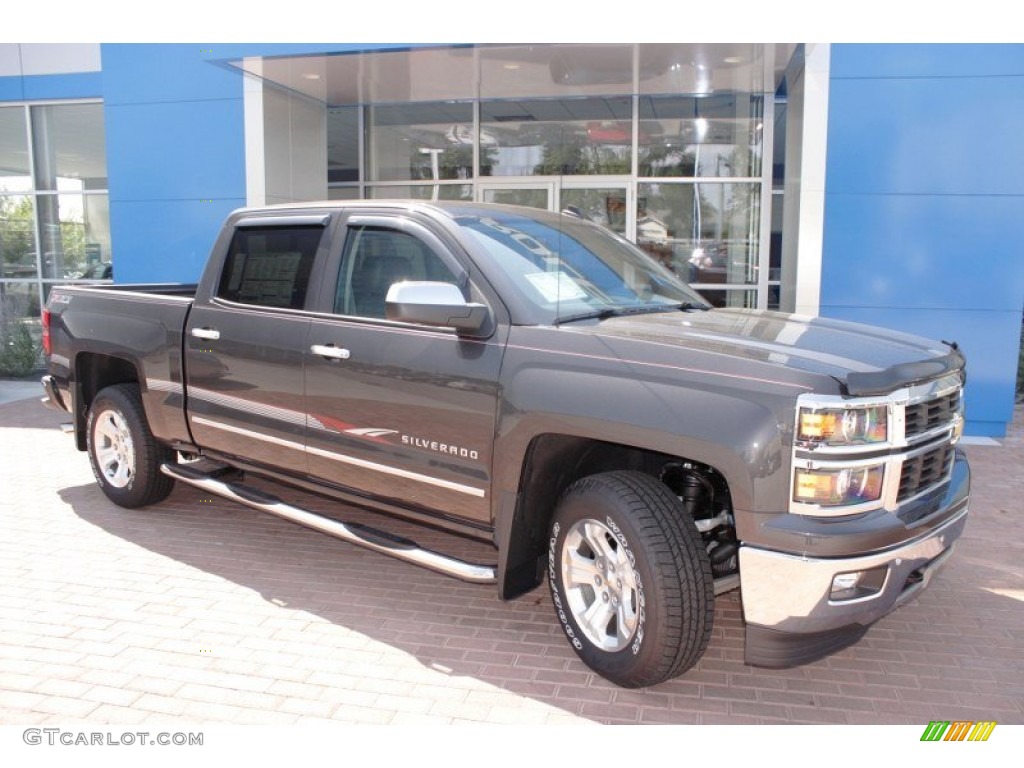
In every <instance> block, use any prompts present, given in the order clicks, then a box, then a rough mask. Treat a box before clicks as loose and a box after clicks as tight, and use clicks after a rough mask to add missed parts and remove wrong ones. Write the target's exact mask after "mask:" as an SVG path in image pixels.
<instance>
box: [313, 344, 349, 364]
mask: <svg viewBox="0 0 1024 768" xmlns="http://www.w3.org/2000/svg"><path fill="white" fill-rule="evenodd" d="M309 349H310V351H311V352H312V353H313V354H314V355H320V357H329V358H331V359H332V360H348V357H349V354H350V353H349V351H348V350H347V349H343V348H342V347H336V346H334V345H333V344H314V345H313V346H311V347H310V348H309Z"/></svg>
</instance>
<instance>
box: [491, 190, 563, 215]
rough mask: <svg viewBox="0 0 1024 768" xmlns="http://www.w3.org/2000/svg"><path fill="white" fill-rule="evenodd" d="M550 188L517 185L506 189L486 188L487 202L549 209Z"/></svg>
mask: <svg viewBox="0 0 1024 768" xmlns="http://www.w3.org/2000/svg"><path fill="white" fill-rule="evenodd" d="M549 194H550V192H549V190H548V188H547V187H515V188H505V189H500V188H498V189H485V190H484V202H485V203H501V204H503V205H524V206H526V207H527V208H540V209H541V210H545V211H546V210H547V209H548V197H549Z"/></svg>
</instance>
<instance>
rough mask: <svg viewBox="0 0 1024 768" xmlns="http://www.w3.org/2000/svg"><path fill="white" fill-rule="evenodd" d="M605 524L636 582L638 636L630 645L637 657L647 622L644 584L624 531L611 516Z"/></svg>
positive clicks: (606, 517) (608, 516)
mask: <svg viewBox="0 0 1024 768" xmlns="http://www.w3.org/2000/svg"><path fill="white" fill-rule="evenodd" d="M605 523H606V524H607V525H608V528H609V529H610V530H611V532H612V533H613V534H614V535H615V538H616V540H617V541H618V542H619V546H621V547H622V551H623V552H625V553H626V559H627V560H628V561H629V567H630V568H631V569H632V570H633V578H634V579H635V580H636V602H637V625H636V636H635V637H634V638H633V643H632V644H631V645H630V650H631V651H632V652H633V655H634V656H636V655H637V654H638V653H640V648H641V646H642V645H643V641H644V624H645V623H646V622H647V601H646V599H645V598H644V582H643V579H642V578H641V577H640V571H639V570H637V567H636V555H634V554H633V550H632V549H630V546H629V541H628V540H627V539H626V535H625V534H624V533H623V532H622V529H621V528H619V526H618V525H617V524H616V522H615V521H614V520H613V519H612V518H611V516H610V515H606V516H605Z"/></svg>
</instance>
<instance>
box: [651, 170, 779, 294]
mask: <svg viewBox="0 0 1024 768" xmlns="http://www.w3.org/2000/svg"><path fill="white" fill-rule="evenodd" d="M759 198H760V187H759V185H758V184H754V183H749V184H729V183H724V182H722V183H704V184H698V183H657V184H638V185H637V224H636V230H637V232H636V234H637V244H638V245H639V246H640V247H642V248H643V249H644V250H646V251H647V252H648V253H650V254H651V255H652V256H654V257H655V258H656V259H658V260H659V261H660V262H661V263H662V264H664V265H665V266H667V267H669V268H670V269H672V270H673V271H674V272H675V273H676V274H677V275H679V276H680V277H681V278H683V279H684V280H686V281H687V282H690V283H732V284H735V283H755V282H757V263H758V235H759V223H758V222H759V219H760V199H759Z"/></svg>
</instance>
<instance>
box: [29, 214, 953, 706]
mask: <svg viewBox="0 0 1024 768" xmlns="http://www.w3.org/2000/svg"><path fill="white" fill-rule="evenodd" d="M44 332H45V337H44V344H45V346H46V349H47V353H48V362H49V373H48V375H47V376H46V377H45V378H44V380H43V384H44V388H45V392H46V397H45V398H44V400H45V401H46V402H48V404H50V405H52V406H54V407H57V408H62V409H64V410H67V411H69V412H70V413H71V415H72V417H73V424H74V433H75V438H76V441H77V445H78V448H79V449H80V450H84V451H88V454H89V459H90V461H91V463H92V467H93V471H94V473H95V475H96V480H97V482H98V483H99V485H100V487H101V488H102V489H103V492H104V493H105V494H106V495H107V496H108V497H110V499H111V500H112V501H114V502H115V503H116V504H119V505H121V506H124V507H140V506H144V505H147V504H153V503H156V502H159V501H161V500H162V499H164V498H165V497H166V496H167V495H168V494H169V493H170V491H171V488H172V485H173V483H174V482H175V481H181V482H184V483H188V484H190V485H193V486H197V487H199V488H201V489H203V490H205V491H207V492H211V493H216V494H220V495H222V496H225V497H227V498H230V499H234V500H237V501H238V502H240V503H242V504H247V505H249V506H252V507H255V508H256V509H259V510H263V511H265V512H269V513H272V514H275V515H279V516H281V517H284V518H287V519H290V520H293V521H295V522H298V523H302V524H304V525H309V526H311V527H314V528H317V529H319V530H322V531H324V532H326V533H330V534H332V535H335V536H338V537H339V538H342V539H345V540H347V541H350V542H353V543H355V544H359V545H361V546H365V547H369V548H371V549H374V550H377V551H380V552H382V553H385V554H389V555H392V556H394V557H398V558H401V559H404V560H407V561H409V562H412V563H415V564H418V565H421V566H425V567H427V568H431V569H434V570H436V571H440V572H443V573H446V574H450V575H452V576H455V577H458V578H462V579H466V580H469V581H476V582H489V583H496V584H497V585H498V593H499V595H500V596H501V597H502V598H513V597H516V596H517V595H520V594H522V593H524V592H527V591H528V590H531V589H533V588H535V587H536V586H537V585H538V584H540V582H541V581H543V580H545V579H546V580H547V581H548V584H549V587H550V589H551V597H552V601H553V603H554V607H555V613H556V615H557V620H558V621H559V622H560V624H561V626H562V628H563V629H564V631H565V634H566V636H567V637H568V639H569V642H570V643H571V644H572V646H573V648H575V650H576V652H577V653H578V654H579V656H580V657H581V658H582V660H583V661H584V662H585V663H586V664H588V665H589V666H590V667H591V668H593V669H594V670H596V671H597V672H598V673H600V674H601V675H603V676H605V677H607V678H608V679H610V680H613V681H614V682H616V683H619V684H621V685H624V686H631V687H635V686H646V685H653V684H655V683H658V682H660V681H662V680H665V679H667V678H669V677H672V676H674V675H678V674H680V673H682V672H684V671H685V670H686V669H688V668H690V667H691V666H692V665H694V664H695V663H696V662H697V661H698V660H699V659H700V657H701V655H702V654H703V652H704V650H705V648H706V646H707V643H708V639H709V637H710V634H711V627H712V621H713V617H714V610H713V608H714V597H715V595H716V594H719V593H722V592H725V591H728V590H730V589H735V588H737V587H738V588H740V589H741V594H742V600H743V614H744V618H745V621H746V658H747V661H748V662H749V663H750V664H754V665H761V666H787V665H792V664H799V663H803V662H806V661H810V660H813V659H817V658H820V657H821V656H823V655H825V654H828V653H830V652H832V651H834V650H836V649H839V648H842V647H845V646H847V645H849V644H850V643H852V642H855V641H856V640H857V639H859V638H860V637H861V636H862V635H863V634H864V632H865V631H866V630H867V628H868V626H869V625H870V624H871V623H872V622H874V621H875V620H876V619H878V618H879V617H881V616H883V615H885V614H886V613H888V612H889V611H891V610H892V609H893V608H894V607H896V606H897V605H899V604H900V603H902V602H904V601H905V600H907V599H908V598H910V597H911V596H912V595H914V594H915V593H916V592H917V591H918V590H920V589H921V588H923V587H924V586H925V585H926V584H927V583H928V580H929V578H930V577H931V576H932V574H933V573H934V572H935V570H936V568H937V567H938V566H939V565H940V564H941V563H942V562H943V561H944V560H945V559H946V558H947V556H948V555H949V554H950V552H951V550H952V546H953V543H954V542H955V540H956V539H957V538H958V537H959V536H960V534H961V532H962V531H963V528H964V524H965V522H966V517H967V507H968V491H969V484H970V473H969V469H968V466H967V462H966V461H965V459H964V455H963V452H962V451H961V450H959V449H958V448H957V447H956V443H957V441H958V439H959V437H960V433H961V430H962V425H963V406H962V402H963V401H962V397H961V394H962V389H963V384H964V358H963V356H962V355H961V353H960V352H959V350H958V349H957V347H956V345H955V344H950V343H944V342H937V341H929V340H927V339H922V338H918V337H913V336H908V335H902V334H897V333H893V332H890V331H885V330H880V329H874V328H869V327H865V326H858V325H852V324H848V323H841V322H832V321H827V320H821V319H811V318H806V317H797V316H790V315H784V314H779V313H772V312H762V311H750V310H730V309H711V308H709V307H708V305H707V303H706V302H705V301H704V300H703V299H702V298H701V297H700V296H699V295H698V294H696V293H694V292H693V291H692V290H691V289H689V288H688V287H687V286H686V285H684V284H683V283H681V282H680V281H679V279H678V278H677V277H675V276H674V275H673V274H672V273H671V272H669V271H667V270H665V269H664V268H662V267H661V266H659V265H658V264H657V263H655V262H654V261H653V260H651V259H650V258H648V257H647V256H646V255H645V254H644V253H643V252H641V251H639V250H638V249H637V248H636V247H634V246H633V245H631V244H630V243H628V242H627V241H625V240H623V239H621V238H619V237H618V236H616V235H614V234H612V233H610V232H608V231H607V230H605V229H602V228H600V227H598V226H596V225H594V224H591V223H589V222H586V221H582V220H580V219H579V218H575V217H572V216H566V215H556V214H550V213H545V212H540V211H533V210H528V209H521V208H513V207H504V206H487V205H481V204H473V203H450V204H447V203H411V202H394V203H392V202H384V201H380V202H360V203H337V204H334V203H324V204H311V205H303V206H284V207H273V208H263V209H245V210H240V211H237V212H235V213H233V214H232V215H231V216H230V218H229V219H228V220H227V222H226V224H225V225H224V228H223V231H222V232H221V234H220V236H219V238H218V240H217V242H216V244H215V246H214V248H213V252H212V255H211V256H210V260H209V263H208V264H207V266H206V270H205V272H204V273H203V276H202V279H201V281H200V283H199V284H198V286H196V285H175V286H167V285H154V286H147V285H123V286H113V287H107V288H96V287H57V288H55V289H54V290H53V291H52V293H51V295H50V299H49V302H48V306H47V310H46V312H45V313H44ZM248 476H256V477H259V478H263V479H266V478H270V479H273V480H278V481H281V488H282V491H281V493H282V496H281V497H277V496H276V495H269V494H268V493H267V492H266V490H258V489H256V488H254V487H252V486H251V485H250V486H247V485H246V483H245V479H246V477H248ZM289 486H291V487H299V488H302V489H306V490H312V491H316V492H318V493H321V494H324V495H326V496H328V497H332V498H335V499H337V500H339V501H341V502H345V503H346V504H354V505H359V506H361V507H363V508H369V509H372V510H375V511H377V512H382V513H385V514H387V515H394V516H401V517H402V518H405V519H411V520H413V521H416V522H420V523H424V524H427V525H432V526H437V527H441V528H443V529H446V530H449V531H453V532H456V533H459V534H463V535H469V536H472V537H476V538H479V539H483V540H486V541H490V542H493V544H494V546H495V548H496V557H495V562H494V563H493V564H477V563H469V562H463V561H460V560H456V559H453V558H452V557H449V556H445V555H443V554H441V553H438V552H434V551H431V550H428V549H425V548H422V547H420V546H418V545H417V544H416V543H415V542H412V541H410V540H408V539H404V538H400V537H396V536H394V535H391V534H389V533H387V532H386V531H383V530H376V529H370V528H367V527H366V526H364V525H355V524H346V523H345V522H342V521H340V520H337V519H331V518H327V517H323V516H321V515H317V514H314V513H312V512H310V511H309V510H306V509H302V508H300V507H298V506H296V505H295V504H292V503H289V502H288V501H287V488H288V487H289ZM264 488H265V484H264Z"/></svg>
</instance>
